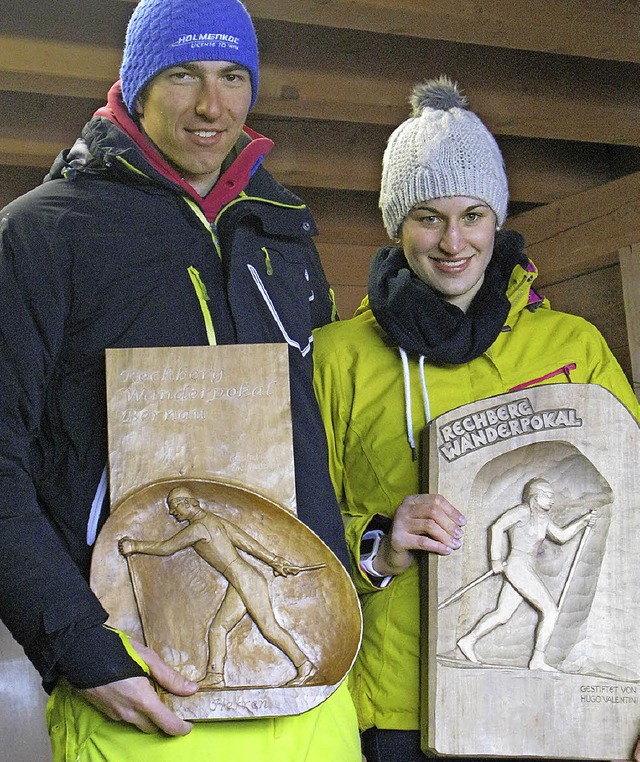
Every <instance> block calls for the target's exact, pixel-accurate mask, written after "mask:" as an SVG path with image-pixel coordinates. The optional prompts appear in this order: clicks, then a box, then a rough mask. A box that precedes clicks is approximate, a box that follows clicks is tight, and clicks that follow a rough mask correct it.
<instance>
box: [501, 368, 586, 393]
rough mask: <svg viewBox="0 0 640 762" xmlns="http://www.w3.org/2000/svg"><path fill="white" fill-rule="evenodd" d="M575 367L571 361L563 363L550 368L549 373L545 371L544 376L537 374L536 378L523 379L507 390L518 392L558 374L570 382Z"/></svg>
mask: <svg viewBox="0 0 640 762" xmlns="http://www.w3.org/2000/svg"><path fill="white" fill-rule="evenodd" d="M575 369H576V364H575V363H574V362H572V363H569V364H568V365H563V366H562V367H560V368H556V369H555V370H552V371H551V372H550V373H545V374H544V376H539V377H538V378H532V379H530V380H529V381H524V382H523V383H521V384H517V385H516V386H512V387H511V388H510V389H509V391H510V392H519V391H520V390H521V389H527V388H528V387H530V386H538V385H540V384H543V383H544V382H545V381H550V380H551V379H553V378H557V377H558V376H562V375H564V376H565V377H566V382H567V383H568V384H570V383H572V380H571V371H572V370H575Z"/></svg>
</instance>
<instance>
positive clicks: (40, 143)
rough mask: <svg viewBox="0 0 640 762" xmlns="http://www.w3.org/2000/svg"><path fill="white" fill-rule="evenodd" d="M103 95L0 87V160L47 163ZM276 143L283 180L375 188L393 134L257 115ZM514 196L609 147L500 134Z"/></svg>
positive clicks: (550, 188) (605, 170) (597, 158)
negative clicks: (91, 97)
mask: <svg viewBox="0 0 640 762" xmlns="http://www.w3.org/2000/svg"><path fill="white" fill-rule="evenodd" d="M101 104H102V101H100V100H98V101H92V100H81V99H75V98H59V97H53V96H44V95H33V96H32V97H30V98H24V96H22V95H20V94H18V93H13V92H10V93H7V92H4V93H3V92H0V113H2V114H3V120H2V125H0V153H2V157H0V161H4V163H5V164H11V165H14V166H17V165H20V164H24V165H25V166H40V167H42V168H43V169H48V167H49V166H50V164H51V161H52V159H53V158H54V157H55V155H56V154H57V153H58V151H60V150H61V149H63V148H67V147H69V146H71V145H72V144H73V142H74V141H75V140H76V138H77V137H78V136H79V135H80V132H81V130H82V127H83V126H84V123H85V122H86V121H87V120H88V119H89V118H90V117H91V114H92V113H93V111H94V110H95V108H96V107H98V106H100V105H101ZM249 125H250V126H251V127H254V128H255V129H257V130H258V132H262V133H263V134H265V135H268V136H269V137H271V138H272V139H273V140H274V141H275V143H276V148H275V149H274V151H273V152H272V154H271V155H270V156H269V157H268V158H267V160H266V166H268V167H269V169H271V170H272V171H273V173H274V174H275V175H276V177H278V179H280V180H281V182H283V183H285V184H286V185H293V186H298V187H304V186H307V187H312V188H330V189H340V188H341V189H344V190H349V191H363V192H372V193H376V192H377V191H378V189H379V186H380V173H381V165H382V153H383V151H384V146H385V143H386V140H387V137H388V134H389V130H388V129H387V128H385V127H380V126H377V125H353V124H349V123H343V122H340V123H336V122H324V121H308V120H294V119H286V120H285V119H273V118H269V119H266V118H260V117H258V116H255V117H254V116H252V117H251V118H250V119H249ZM500 143H501V146H502V149H503V153H504V156H505V160H506V162H507V167H508V173H509V178H510V185H511V198H512V200H513V201H514V202H518V203H520V202H522V203H537V204H541V203H548V202H550V201H554V200H555V199H557V198H561V197H564V196H568V195H572V194H575V193H578V192H580V191H583V190H586V189H588V188H592V187H594V186H597V185H600V184H602V183H604V182H607V181H608V180H609V179H610V175H609V163H608V156H607V152H606V151H605V150H604V149H603V148H602V147H592V146H580V145H578V144H573V143H560V144H557V145H556V144H554V143H551V142H549V143H547V142H544V141H543V142H540V141H530V140H521V139H518V138H512V139H507V138H504V139H501V140H500Z"/></svg>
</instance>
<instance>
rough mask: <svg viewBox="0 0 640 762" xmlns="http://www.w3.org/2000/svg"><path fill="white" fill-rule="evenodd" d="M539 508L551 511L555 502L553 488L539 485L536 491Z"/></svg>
mask: <svg viewBox="0 0 640 762" xmlns="http://www.w3.org/2000/svg"><path fill="white" fill-rule="evenodd" d="M534 496H535V499H536V503H537V505H538V508H541V509H542V510H543V511H550V510H551V508H552V507H553V504H554V502H555V500H554V495H553V490H552V489H551V488H550V487H544V486H543V487H538V488H537V489H536V491H535V493H534Z"/></svg>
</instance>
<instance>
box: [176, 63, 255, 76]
mask: <svg viewBox="0 0 640 762" xmlns="http://www.w3.org/2000/svg"><path fill="white" fill-rule="evenodd" d="M169 68H170V69H186V70H187V71H192V72H199V71H204V66H202V64H201V62H200V61H186V62H185V63H178V64H174V65H173V66H170V67H169ZM239 70H240V71H246V72H247V73H249V69H247V67H246V66H243V65H242V64H237V63H233V62H229V64H228V65H227V66H224V67H223V68H222V69H220V71H221V72H222V73H224V74H227V73H229V72H232V71H239Z"/></svg>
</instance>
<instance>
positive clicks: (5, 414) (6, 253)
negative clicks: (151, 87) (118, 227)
mask: <svg viewBox="0 0 640 762" xmlns="http://www.w3.org/2000/svg"><path fill="white" fill-rule="evenodd" d="M24 206H25V203H24V202H22V200H21V201H20V202H14V204H12V205H10V206H9V207H7V209H5V210H4V212H3V213H2V216H1V217H0V293H1V294H2V296H1V299H0V618H1V619H2V620H3V622H4V623H5V624H6V625H7V627H8V628H9V630H10V631H11V633H12V634H13V636H14V637H15V639H16V640H17V641H18V642H19V643H20V644H21V645H22V646H23V648H24V649H25V652H26V654H27V656H28V657H29V658H30V660H31V661H32V662H33V664H34V665H35V667H36V668H37V669H38V671H39V672H40V674H41V675H42V677H43V680H44V683H45V687H46V688H47V689H49V688H51V687H52V686H53V684H54V683H55V680H56V679H57V677H58V676H60V675H64V676H66V677H67V678H68V680H69V681H70V682H71V683H72V684H73V685H76V686H77V687H92V686H95V685H100V684H104V683H107V682H111V681H113V680H116V679H120V678H122V677H130V676H133V675H139V674H143V672H142V671H141V669H140V667H138V666H137V665H136V664H135V663H134V662H133V661H132V660H131V659H130V657H129V656H128V655H127V654H126V651H125V649H124V646H123V645H122V643H121V641H120V638H119V636H118V635H117V634H116V633H114V632H112V631H110V630H108V629H107V628H105V627H104V626H103V623H104V622H105V620H106V618H107V614H106V612H105V611H104V609H103V608H102V606H101V605H100V603H99V602H98V600H97V599H96V597H95V596H94V595H93V593H92V592H91V590H90V588H89V585H88V582H87V581H86V579H85V578H84V576H83V575H82V574H81V572H80V570H79V568H78V567H77V565H76V564H75V563H74V561H73V559H72V558H71V556H70V554H69V552H68V550H67V548H66V546H65V544H64V542H63V540H62V538H61V535H60V534H59V532H58V531H57V529H56V527H55V526H54V525H53V524H52V522H51V521H50V519H49V517H48V516H47V515H46V514H45V512H44V511H43V510H42V507H41V504H40V501H39V496H38V487H37V483H38V475H37V474H36V473H35V466H34V463H35V461H36V459H35V457H34V454H35V452H36V451H37V448H38V447H39V445H40V443H39V433H40V428H41V420H42V416H43V413H44V406H45V399H46V394H47V387H48V384H49V383H50V380H51V378H52V375H53V373H54V369H55V367H56V362H57V360H58V358H59V354H60V351H61V347H62V345H63V342H64V340H65V321H66V318H67V316H68V312H69V309H70V299H71V298H72V287H71V280H70V278H71V272H70V266H69V263H68V262H65V261H64V256H63V255H62V256H61V252H60V248H58V249H56V248H55V247H54V245H53V244H52V241H54V240H56V235H57V230H56V221H55V219H51V215H50V216H49V218H47V217H44V218H42V217H41V218H39V219H38V220H37V221H36V219H34V218H33V216H32V215H29V214H27V213H25V210H24V208H23V207H24ZM74 508H75V506H71V505H70V506H66V510H67V511H72V510H74Z"/></svg>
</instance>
